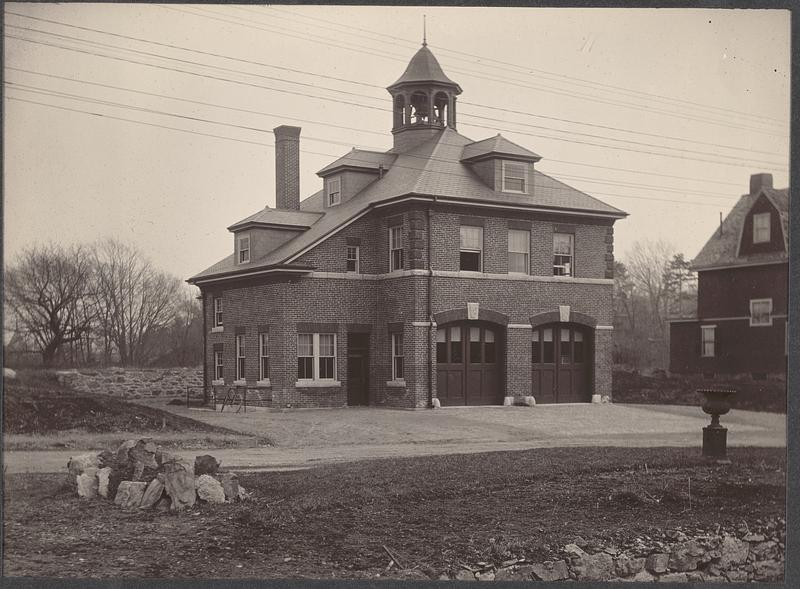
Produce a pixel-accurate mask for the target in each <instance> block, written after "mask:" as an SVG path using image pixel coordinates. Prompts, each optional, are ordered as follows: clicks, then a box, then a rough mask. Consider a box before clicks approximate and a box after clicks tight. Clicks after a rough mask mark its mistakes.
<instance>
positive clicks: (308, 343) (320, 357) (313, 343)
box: [297, 333, 336, 380]
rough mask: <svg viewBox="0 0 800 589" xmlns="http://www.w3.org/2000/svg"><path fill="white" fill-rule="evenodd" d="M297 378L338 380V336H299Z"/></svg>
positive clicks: (311, 334)
mask: <svg viewBox="0 0 800 589" xmlns="http://www.w3.org/2000/svg"><path fill="white" fill-rule="evenodd" d="M297 378H298V379H305V380H335V379H336V334H334V333H298V334H297Z"/></svg>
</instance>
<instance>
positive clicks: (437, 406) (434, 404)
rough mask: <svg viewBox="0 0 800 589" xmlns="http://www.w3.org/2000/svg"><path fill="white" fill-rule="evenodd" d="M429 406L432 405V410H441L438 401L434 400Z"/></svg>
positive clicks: (440, 403) (440, 404)
mask: <svg viewBox="0 0 800 589" xmlns="http://www.w3.org/2000/svg"><path fill="white" fill-rule="evenodd" d="M431 404H432V405H433V408H434V409H441V408H442V402H441V401H440V400H439V399H436V398H434V399H433V401H432V402H431Z"/></svg>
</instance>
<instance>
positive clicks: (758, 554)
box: [750, 540, 780, 560]
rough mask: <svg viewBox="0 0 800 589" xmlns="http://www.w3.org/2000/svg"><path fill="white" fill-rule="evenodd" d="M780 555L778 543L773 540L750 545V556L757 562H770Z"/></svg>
mask: <svg viewBox="0 0 800 589" xmlns="http://www.w3.org/2000/svg"><path fill="white" fill-rule="evenodd" d="M779 553H780V549H779V548H778V543H777V542H774V541H772V540H768V541H767V542H759V543H758V544H751V545H750V556H753V557H754V558H755V559H756V560H769V559H772V558H775V557H777V556H778V554H779Z"/></svg>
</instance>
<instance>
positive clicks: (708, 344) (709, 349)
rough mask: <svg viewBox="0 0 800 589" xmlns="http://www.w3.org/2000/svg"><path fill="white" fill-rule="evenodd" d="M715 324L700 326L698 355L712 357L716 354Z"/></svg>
mask: <svg viewBox="0 0 800 589" xmlns="http://www.w3.org/2000/svg"><path fill="white" fill-rule="evenodd" d="M716 329H717V327H716V325H701V326H700V355H701V356H702V357H703V358H713V357H714V356H715V355H716V350H715V349H714V348H715V345H716V333H715V332H716Z"/></svg>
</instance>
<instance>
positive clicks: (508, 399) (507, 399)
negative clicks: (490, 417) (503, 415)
mask: <svg viewBox="0 0 800 589" xmlns="http://www.w3.org/2000/svg"><path fill="white" fill-rule="evenodd" d="M513 404H514V397H503V406H504V407H511V406H512V405H513Z"/></svg>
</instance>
